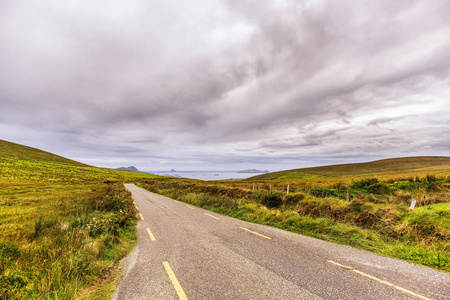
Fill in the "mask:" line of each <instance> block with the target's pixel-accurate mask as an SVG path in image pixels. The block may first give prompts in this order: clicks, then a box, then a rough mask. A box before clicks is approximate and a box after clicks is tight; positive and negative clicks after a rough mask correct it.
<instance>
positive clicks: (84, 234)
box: [0, 141, 159, 299]
mask: <svg viewBox="0 0 450 300" xmlns="http://www.w3.org/2000/svg"><path fill="white" fill-rule="evenodd" d="M0 171H1V172H0V207H1V208H2V209H1V210H0V299H81V298H83V299H84V298H86V299H107V298H108V297H110V296H111V294H112V292H113V290H114V281H115V278H116V273H117V267H118V262H119V260H120V259H121V258H122V257H124V256H125V255H126V254H127V253H128V252H129V251H130V250H131V248H132V247H133V245H134V243H135V240H136V218H135V214H136V211H135V208H134V205H133V201H132V199H131V195H130V194H129V193H128V192H127V191H126V190H125V188H124V187H123V184H122V182H124V181H127V182H135V181H139V180H142V179H144V178H147V179H149V178H159V176H156V175H152V174H145V173H135V172H127V171H119V170H111V169H102V168H96V167H92V166H87V165H84V164H81V163H77V162H74V161H72V160H69V159H65V158H63V157H60V156H56V155H53V154H51V153H48V152H44V151H40V150H38V149H34V148H30V147H26V146H21V145H17V144H13V143H9V142H5V141H0Z"/></svg>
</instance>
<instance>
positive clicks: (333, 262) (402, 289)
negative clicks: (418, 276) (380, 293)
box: [327, 260, 433, 300]
mask: <svg viewBox="0 0 450 300" xmlns="http://www.w3.org/2000/svg"><path fill="white" fill-rule="evenodd" d="M327 262H329V263H332V264H334V265H337V266H339V267H342V268H345V269H347V270H351V271H353V272H355V273H357V274H359V275H362V276H365V277H367V278H370V279H372V280H375V281H378V282H380V283H382V284H385V285H388V286H390V287H393V288H395V289H397V290H400V291H402V292H404V293H407V294H410V295H413V296H414V297H417V298H419V299H424V300H433V299H431V298H427V297H425V296H422V295H419V294H416V293H414V292H413V291H410V290H407V289H405V288H402V287H400V286H398V285H395V284H393V283H390V282H389V281H385V280H381V279H378V278H376V277H373V276H372V275H369V274H366V273H364V272H361V271H358V270H355V269H353V268H352V267H348V266H344V265H341V264H340V263H337V262H335V261H332V260H327Z"/></svg>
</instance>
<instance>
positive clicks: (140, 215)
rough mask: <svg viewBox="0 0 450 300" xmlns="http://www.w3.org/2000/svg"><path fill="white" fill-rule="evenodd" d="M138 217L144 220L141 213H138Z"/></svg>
mask: <svg viewBox="0 0 450 300" xmlns="http://www.w3.org/2000/svg"><path fill="white" fill-rule="evenodd" d="M139 217H141V220H142V221H144V216H143V215H142V214H141V213H139Z"/></svg>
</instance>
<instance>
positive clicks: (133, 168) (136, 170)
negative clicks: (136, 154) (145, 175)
mask: <svg viewBox="0 0 450 300" xmlns="http://www.w3.org/2000/svg"><path fill="white" fill-rule="evenodd" d="M116 170H121V171H130V172H140V171H139V170H138V169H137V168H136V167H135V166H129V167H128V168H126V167H120V168H117V169H116Z"/></svg>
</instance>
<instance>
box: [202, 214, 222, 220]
mask: <svg viewBox="0 0 450 300" xmlns="http://www.w3.org/2000/svg"><path fill="white" fill-rule="evenodd" d="M205 215H207V216H208V217H211V218H214V219H217V220H219V218H218V217H214V216H213V215H210V214H207V213H205Z"/></svg>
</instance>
